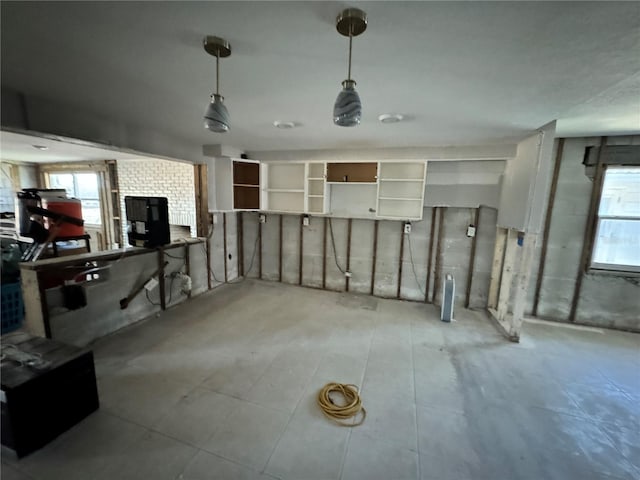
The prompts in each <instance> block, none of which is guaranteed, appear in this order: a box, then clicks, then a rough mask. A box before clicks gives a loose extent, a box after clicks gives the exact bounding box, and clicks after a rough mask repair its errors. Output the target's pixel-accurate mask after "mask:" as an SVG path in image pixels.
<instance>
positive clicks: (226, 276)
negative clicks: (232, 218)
mask: <svg viewBox="0 0 640 480" xmlns="http://www.w3.org/2000/svg"><path fill="white" fill-rule="evenodd" d="M222 236H223V237H224V238H223V248H222V252H223V254H224V281H225V283H226V282H228V281H229V272H228V271H227V214H226V212H223V213H222Z"/></svg>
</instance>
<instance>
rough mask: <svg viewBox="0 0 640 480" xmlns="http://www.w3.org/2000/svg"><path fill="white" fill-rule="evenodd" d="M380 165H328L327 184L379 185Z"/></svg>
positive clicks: (360, 163) (373, 163)
mask: <svg viewBox="0 0 640 480" xmlns="http://www.w3.org/2000/svg"><path fill="white" fill-rule="evenodd" d="M377 175H378V163H377V162H368V163H365V162H359V163H328V164H327V182H330V183H334V182H336V183H377V182H376V179H377Z"/></svg>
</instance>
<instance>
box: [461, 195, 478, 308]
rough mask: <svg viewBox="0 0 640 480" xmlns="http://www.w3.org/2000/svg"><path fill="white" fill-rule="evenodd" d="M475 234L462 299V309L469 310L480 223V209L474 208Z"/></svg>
mask: <svg viewBox="0 0 640 480" xmlns="http://www.w3.org/2000/svg"><path fill="white" fill-rule="evenodd" d="M473 222H474V223H473V225H474V226H475V228H476V234H475V235H474V236H473V238H472V239H471V253H470V254H469V268H468V269H467V292H466V295H465V299H464V308H469V303H470V302H471V284H472V282H473V269H474V265H475V260H476V242H477V239H478V224H479V223H480V207H478V208H476V215H475V218H474V220H473Z"/></svg>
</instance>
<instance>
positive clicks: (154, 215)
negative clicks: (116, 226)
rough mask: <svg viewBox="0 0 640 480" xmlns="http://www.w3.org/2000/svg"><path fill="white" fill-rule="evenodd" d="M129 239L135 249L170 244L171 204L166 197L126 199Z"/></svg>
mask: <svg viewBox="0 0 640 480" xmlns="http://www.w3.org/2000/svg"><path fill="white" fill-rule="evenodd" d="M124 205H125V210H126V213H127V238H128V240H129V245H132V246H134V247H145V248H154V247H160V246H162V245H166V244H168V243H169V242H170V241H171V239H170V234H169V202H168V200H167V198H166V197H130V196H126V197H124Z"/></svg>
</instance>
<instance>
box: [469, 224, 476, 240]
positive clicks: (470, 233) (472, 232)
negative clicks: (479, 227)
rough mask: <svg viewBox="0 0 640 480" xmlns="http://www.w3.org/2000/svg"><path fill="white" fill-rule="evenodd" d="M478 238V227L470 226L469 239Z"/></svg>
mask: <svg viewBox="0 0 640 480" xmlns="http://www.w3.org/2000/svg"><path fill="white" fill-rule="evenodd" d="M475 236H476V227H475V225H469V226H468V227H467V237H469V238H471V237H475Z"/></svg>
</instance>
